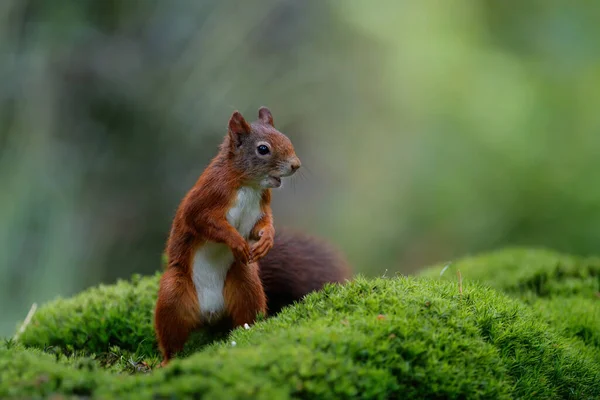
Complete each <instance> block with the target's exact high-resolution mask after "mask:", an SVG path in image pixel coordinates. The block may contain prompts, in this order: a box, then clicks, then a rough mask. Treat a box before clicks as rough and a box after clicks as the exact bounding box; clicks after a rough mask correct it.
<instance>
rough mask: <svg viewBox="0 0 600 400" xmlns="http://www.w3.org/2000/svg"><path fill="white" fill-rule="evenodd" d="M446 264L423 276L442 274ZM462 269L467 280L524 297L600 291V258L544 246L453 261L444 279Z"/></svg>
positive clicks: (433, 268)
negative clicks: (547, 248)
mask: <svg viewBox="0 0 600 400" xmlns="http://www.w3.org/2000/svg"><path fill="white" fill-rule="evenodd" d="M443 267H444V266H443V265H438V266H435V267H432V268H427V269H426V270H424V271H423V272H422V273H421V276H428V277H432V278H436V277H440V273H441V272H442V271H443V269H444V268H443ZM457 270H460V272H461V274H462V277H463V279H464V280H467V281H479V282H483V283H485V284H486V285H489V286H491V287H493V288H496V289H500V290H502V291H504V292H507V293H509V294H512V295H516V296H518V297H520V298H524V299H525V298H530V297H555V296H562V297H567V296H583V297H588V298H593V297H595V296H597V295H598V293H599V292H600V258H598V257H588V258H579V257H573V256H568V255H564V254H560V253H556V252H554V251H549V250H542V249H526V248H513V249H507V250H502V251H496V252H492V253H487V254H482V255H479V256H475V257H467V258H464V259H461V260H458V261H456V262H453V263H452V264H450V268H448V270H446V271H444V274H443V275H444V278H447V277H454V274H455V273H456V271H457Z"/></svg>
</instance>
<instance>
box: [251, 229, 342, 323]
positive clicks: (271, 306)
mask: <svg viewBox="0 0 600 400" xmlns="http://www.w3.org/2000/svg"><path fill="white" fill-rule="evenodd" d="M259 275H260V279H261V281H262V283H263V287H264V289H265V294H266V296H267V308H268V313H269V314H270V315H273V314H275V313H277V312H279V311H280V310H281V308H283V307H284V306H287V305H290V304H292V303H293V302H295V301H299V300H301V299H302V298H303V297H304V296H305V295H307V294H308V293H310V292H313V291H315V290H320V289H321V288H323V286H324V285H325V284H326V283H344V282H345V281H346V280H348V279H350V278H351V276H352V272H351V269H350V266H349V265H348V263H347V262H346V260H345V259H344V257H343V256H342V255H341V253H340V252H338V251H337V250H336V249H335V248H334V247H332V246H331V245H329V244H327V243H326V242H325V241H323V240H322V239H319V238H315V237H311V236H308V235H305V234H301V233H297V232H293V231H289V230H282V229H277V230H276V233H275V244H274V246H273V248H272V249H271V251H269V253H268V254H267V255H266V256H265V257H264V258H262V259H261V260H260V261H259Z"/></svg>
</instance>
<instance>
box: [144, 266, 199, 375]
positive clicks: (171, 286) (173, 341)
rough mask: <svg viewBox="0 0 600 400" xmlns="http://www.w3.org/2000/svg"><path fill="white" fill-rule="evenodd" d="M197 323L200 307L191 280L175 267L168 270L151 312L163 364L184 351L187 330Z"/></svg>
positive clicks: (196, 325) (192, 328) (195, 326)
mask: <svg viewBox="0 0 600 400" xmlns="http://www.w3.org/2000/svg"><path fill="white" fill-rule="evenodd" d="M199 325H200V307H199V304H198V297H197V294H196V289H195V286H194V282H193V281H192V280H191V278H190V277H189V276H187V275H186V274H185V273H183V272H182V271H180V270H178V269H175V268H169V269H167V271H165V273H164V274H163V276H162V278H161V280H160V287H159V289H158V300H157V302H156V310H155V315H154V329H155V332H156V339H157V341H158V346H159V349H160V351H161V353H162V355H163V361H162V365H163V366H164V365H166V364H167V363H168V362H169V360H170V359H171V358H172V357H173V355H175V353H177V352H179V351H181V350H183V346H184V345H185V342H186V341H187V339H188V337H189V335H190V333H191V332H192V331H193V330H194V329H196V328H197V327H198V326H199Z"/></svg>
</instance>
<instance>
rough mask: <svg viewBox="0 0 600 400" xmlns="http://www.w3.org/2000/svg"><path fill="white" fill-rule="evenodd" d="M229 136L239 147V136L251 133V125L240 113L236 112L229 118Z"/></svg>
mask: <svg viewBox="0 0 600 400" xmlns="http://www.w3.org/2000/svg"><path fill="white" fill-rule="evenodd" d="M228 128H229V135H230V136H231V138H232V139H234V141H235V142H236V143H237V144H238V145H239V135H243V134H247V133H250V125H248V123H247V122H246V120H245V119H244V117H243V116H242V114H240V112H239V111H234V113H233V114H231V118H229V127H228Z"/></svg>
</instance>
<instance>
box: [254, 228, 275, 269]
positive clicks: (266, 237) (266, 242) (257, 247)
mask: <svg viewBox="0 0 600 400" xmlns="http://www.w3.org/2000/svg"><path fill="white" fill-rule="evenodd" d="M274 236H275V235H274V232H272V231H270V230H265V231H261V233H260V239H259V240H258V242H256V243H255V244H254V246H252V258H253V261H258V260H260V259H261V258H263V257H264V256H266V255H267V253H268V252H269V250H271V248H272V247H273V244H274Z"/></svg>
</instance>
